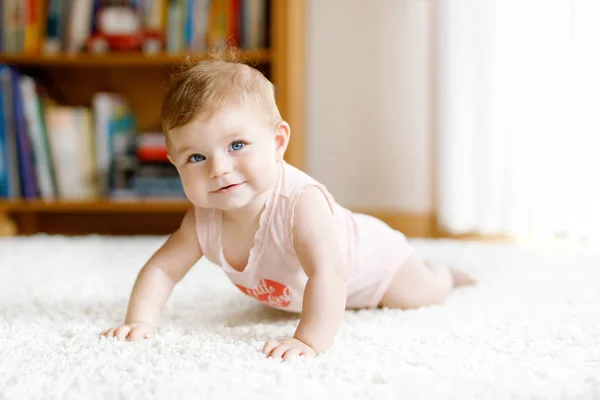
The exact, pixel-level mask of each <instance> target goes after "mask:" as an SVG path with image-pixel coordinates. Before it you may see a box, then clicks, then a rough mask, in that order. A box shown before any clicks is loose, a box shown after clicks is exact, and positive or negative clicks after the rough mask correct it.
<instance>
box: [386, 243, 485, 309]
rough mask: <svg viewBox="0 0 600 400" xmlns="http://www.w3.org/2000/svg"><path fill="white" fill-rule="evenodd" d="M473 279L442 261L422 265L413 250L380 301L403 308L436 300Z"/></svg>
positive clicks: (472, 281) (393, 306)
mask: <svg viewBox="0 0 600 400" xmlns="http://www.w3.org/2000/svg"><path fill="white" fill-rule="evenodd" d="M474 283H475V280H473V279H472V278H471V277H470V276H469V275H467V274H466V273H465V272H462V271H460V270H456V269H451V268H448V267H446V266H445V265H443V264H436V263H432V264H427V265H425V264H424V263H423V262H422V261H420V260H419V259H418V258H417V257H416V256H415V255H414V254H413V255H411V256H410V257H409V258H408V260H406V261H405V262H404V264H403V265H402V266H401V267H400V269H399V270H398V272H396V275H395V276H394V278H393V279H392V282H391V284H390V287H389V288H388V290H387V292H386V293H385V295H384V296H383V299H382V300H381V303H380V305H381V306H382V307H388V308H401V309H407V308H418V307H422V306H428V305H432V304H440V303H442V302H443V301H444V300H445V299H446V297H447V296H448V294H450V292H451V291H452V288H453V287H455V286H464V285H472V284H474Z"/></svg>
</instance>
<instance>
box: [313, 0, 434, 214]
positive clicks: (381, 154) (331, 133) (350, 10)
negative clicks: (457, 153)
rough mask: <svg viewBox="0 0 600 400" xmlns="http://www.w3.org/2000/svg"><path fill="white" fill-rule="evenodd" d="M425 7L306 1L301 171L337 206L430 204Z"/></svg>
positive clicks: (411, 208) (410, 0)
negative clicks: (304, 156)
mask: <svg viewBox="0 0 600 400" xmlns="http://www.w3.org/2000/svg"><path fill="white" fill-rule="evenodd" d="M430 14H431V4H430V2H429V1H428V0H377V1H371V0H307V24H308V26H307V27H306V32H307V85H308V88H307V104H306V111H307V125H306V128H307V138H306V140H307V143H306V146H307V153H308V154H307V172H308V173H309V174H311V175H312V176H313V177H314V178H316V179H318V180H320V181H321V182H323V183H324V184H326V185H327V186H328V188H329V190H330V191H331V192H332V193H333V195H334V196H335V197H336V199H337V200H338V201H339V202H340V203H341V204H343V205H345V206H347V207H357V208H365V209H371V210H372V209H385V210H389V211H398V212H429V211H431V210H432V208H433V205H432V190H431V189H432V182H431V170H432V162H431V156H432V151H431V146H432V144H431V129H432V119H431V114H432V112H431V96H430V94H431V90H430V89H431V86H430V85H431V81H430V76H431V73H430V72H429V70H430V69H431V68H430V63H429V61H430V60H429V53H430V49H429V41H430V22H429V21H430Z"/></svg>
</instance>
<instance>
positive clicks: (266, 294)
mask: <svg viewBox="0 0 600 400" xmlns="http://www.w3.org/2000/svg"><path fill="white" fill-rule="evenodd" d="M235 286H237V287H238V289H240V290H241V291H242V293H244V294H246V295H248V296H250V297H254V298H255V299H257V300H258V301H262V302H263V303H267V304H268V305H270V306H272V307H287V306H289V305H290V303H291V302H292V290H291V289H290V288H289V287H287V286H285V285H284V284H282V283H279V282H275V281H272V280H270V279H262V280H261V281H260V282H258V286H257V287H256V288H254V289H248V288H247V287H244V286H242V285H238V284H236V285H235Z"/></svg>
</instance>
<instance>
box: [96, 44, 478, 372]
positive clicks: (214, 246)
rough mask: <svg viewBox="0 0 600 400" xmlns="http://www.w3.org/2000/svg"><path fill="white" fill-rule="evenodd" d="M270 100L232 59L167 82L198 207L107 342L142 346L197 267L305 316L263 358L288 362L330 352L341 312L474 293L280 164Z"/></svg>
mask: <svg viewBox="0 0 600 400" xmlns="http://www.w3.org/2000/svg"><path fill="white" fill-rule="evenodd" d="M274 90H275V89H274V87H273V85H272V84H271V83H270V82H269V81H268V80H267V79H266V78H265V76H264V75H263V74H262V73H260V72H259V71H258V70H256V69H254V68H252V67H250V66H248V65H245V64H243V63H240V62H238V61H236V60H235V58H234V57H233V58H232V57H231V56H230V55H213V56H212V57H211V58H210V59H208V60H204V61H201V62H199V63H196V64H194V65H192V66H190V67H189V68H187V69H185V70H184V71H183V72H181V73H179V74H177V75H176V76H175V77H174V78H173V79H172V82H171V87H170V88H169V90H168V92H167V95H166V98H165V100H164V103H163V107H162V115H161V121H162V128H163V131H164V132H165V134H166V141H167V147H168V154H169V160H170V162H171V163H172V164H173V165H174V166H175V167H176V168H177V170H178V172H179V175H180V177H181V180H182V184H183V188H184V191H185V194H186V197H187V198H188V199H189V200H190V201H191V203H192V204H193V208H192V209H190V210H189V211H188V212H187V214H186V215H185V216H184V217H183V220H182V222H181V225H180V227H179V228H178V229H177V230H176V231H175V232H174V233H173V234H172V235H171V236H170V237H169V238H168V239H167V240H166V242H165V243H164V244H163V245H162V247H161V248H160V249H158V250H157V251H156V253H154V254H153V255H152V257H151V258H150V259H149V260H148V262H147V263H146V265H144V267H143V268H142V269H141V271H140V272H139V275H138V276H137V279H136V282H135V284H134V287H133V290H132V293H131V298H130V302H129V307H128V311H127V315H126V318H125V321H124V324H122V325H121V326H118V327H116V328H112V329H108V330H106V331H104V332H103V333H102V335H104V336H106V337H111V338H112V337H117V338H118V339H120V340H132V341H134V340H139V339H142V338H145V337H147V336H148V335H149V334H150V333H151V332H152V331H153V330H154V329H155V328H156V325H157V322H158V319H159V316H160V313H161V311H162V309H163V307H164V305H165V303H166V302H167V299H168V297H169V296H170V294H171V292H172V290H173V287H174V285H175V284H177V283H178V282H179V281H180V280H181V279H182V278H183V277H184V276H185V274H186V273H187V272H188V270H189V269H190V268H191V267H192V266H193V265H194V264H195V263H196V262H197V261H198V260H199V259H200V258H201V257H202V256H204V257H206V258H207V259H208V260H210V261H212V262H213V263H215V264H217V265H219V266H220V267H221V268H222V269H223V271H224V272H225V273H226V274H227V276H228V277H229V279H230V280H231V281H232V282H233V284H235V286H236V287H237V288H239V290H240V291H241V292H242V293H244V294H245V295H248V296H250V297H253V298H255V299H256V300H258V301H260V302H262V303H264V304H266V305H268V306H271V307H275V308H278V309H281V310H286V311H290V312H298V313H300V318H299V323H298V326H297V329H296V330H295V332H294V335H293V337H290V338H285V339H271V340H267V341H266V343H265V344H264V347H263V348H262V351H263V352H264V353H265V354H266V355H267V356H271V357H277V358H282V359H283V360H289V359H291V358H292V357H295V356H305V357H315V356H317V355H319V354H321V353H323V352H324V351H326V350H327V349H328V348H329V347H330V346H331V345H332V343H333V341H334V337H335V336H336V333H337V331H338V329H339V326H340V323H341V321H342V317H343V314H344V310H345V309H346V308H349V309H358V308H377V307H389V308H401V309H407V308H416V307H420V306H427V305H432V304H438V303H441V302H443V301H444V299H445V298H446V297H447V296H448V294H449V293H450V292H451V290H452V288H453V287H455V286H460V285H469V284H472V283H474V281H473V280H472V279H471V278H470V277H469V276H468V275H467V274H465V273H463V272H460V271H458V270H454V269H450V268H447V267H445V266H443V265H439V264H436V265H425V264H424V263H423V262H421V261H420V260H419V259H418V258H417V256H416V255H415V254H414V252H413V249H412V248H411V246H410V245H409V243H408V241H407V239H406V237H405V236H404V235H403V234H402V233H400V232H398V231H396V230H393V229H391V228H390V227H389V226H388V225H386V224H384V223H383V222H382V221H380V220H378V219H376V218H373V217H371V216H367V215H363V214H357V213H353V212H351V211H349V210H348V209H346V208H344V207H342V206H341V205H339V204H338V203H337V202H336V201H335V200H334V198H333V197H332V195H331V194H330V193H329V192H328V191H327V188H326V187H325V186H324V185H323V184H321V183H319V182H318V181H316V180H314V179H313V178H311V177H310V176H308V175H307V174H305V173H304V172H302V171H300V170H298V169H296V168H295V167H293V166H291V165H289V164H287V163H286V162H285V161H284V153H285V151H286V147H287V145H288V141H289V139H290V133H291V129H290V126H289V125H288V123H286V122H285V121H284V120H282V119H281V116H280V114H279V111H278V108H277V105H276V103H275V96H274Z"/></svg>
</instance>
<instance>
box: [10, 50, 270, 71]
mask: <svg viewBox="0 0 600 400" xmlns="http://www.w3.org/2000/svg"><path fill="white" fill-rule="evenodd" d="M205 54H206V53H190V54H187V53H185V54H168V53H158V54H143V53H109V54H87V53H80V54H72V55H71V54H57V55H35V54H34V55H28V54H14V55H13V54H0V64H9V65H22V66H56V67H60V66H64V67H70V66H76V67H82V66H97V67H104V66H123V67H125V66H148V67H152V66H176V65H179V64H181V63H182V62H183V61H185V58H186V57H187V56H191V57H194V58H202V57H204V55H205ZM239 57H240V59H242V60H246V61H249V62H269V61H271V58H272V54H271V50H270V49H257V50H240V52H239Z"/></svg>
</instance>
